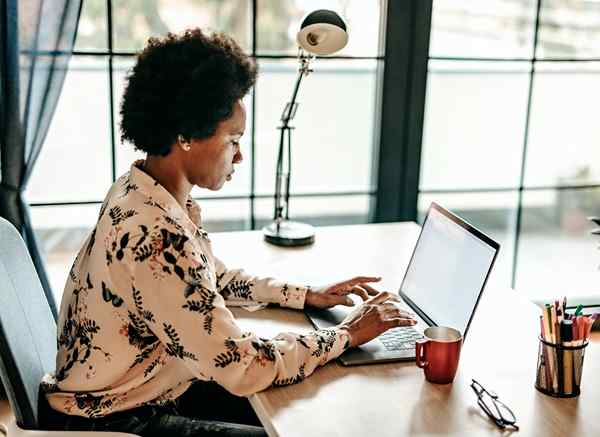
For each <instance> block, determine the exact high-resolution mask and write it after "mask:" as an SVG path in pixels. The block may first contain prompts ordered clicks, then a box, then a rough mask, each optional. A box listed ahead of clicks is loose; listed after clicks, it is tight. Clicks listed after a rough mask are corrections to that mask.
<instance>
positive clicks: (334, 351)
mask: <svg viewBox="0 0 600 437" xmlns="http://www.w3.org/2000/svg"><path fill="white" fill-rule="evenodd" d="M334 330H335V333H336V339H335V343H334V344H333V347H332V348H331V351H330V352H329V355H328V357H327V358H328V361H331V360H334V359H336V358H337V357H339V356H340V355H342V353H344V352H345V351H346V349H348V348H349V347H350V334H349V333H348V331H347V330H346V329H345V328H334Z"/></svg>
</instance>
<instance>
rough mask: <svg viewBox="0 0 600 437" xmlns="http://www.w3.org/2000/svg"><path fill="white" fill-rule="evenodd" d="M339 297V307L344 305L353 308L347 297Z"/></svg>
mask: <svg viewBox="0 0 600 437" xmlns="http://www.w3.org/2000/svg"><path fill="white" fill-rule="evenodd" d="M340 297H341V299H340V300H341V302H340V303H339V305H344V306H347V307H353V306H354V301H353V300H352V299H350V298H349V297H348V296H340Z"/></svg>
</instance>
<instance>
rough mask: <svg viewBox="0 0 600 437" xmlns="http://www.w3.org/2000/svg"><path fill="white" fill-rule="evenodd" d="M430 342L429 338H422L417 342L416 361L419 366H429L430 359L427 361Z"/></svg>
mask: <svg viewBox="0 0 600 437" xmlns="http://www.w3.org/2000/svg"><path fill="white" fill-rule="evenodd" d="M428 344H429V340H426V339H421V340H417V341H416V343H415V347H416V350H415V352H416V354H415V355H416V357H415V358H416V362H417V366H418V367H420V368H421V369H425V368H427V367H429V361H427V349H428V348H427V345H428Z"/></svg>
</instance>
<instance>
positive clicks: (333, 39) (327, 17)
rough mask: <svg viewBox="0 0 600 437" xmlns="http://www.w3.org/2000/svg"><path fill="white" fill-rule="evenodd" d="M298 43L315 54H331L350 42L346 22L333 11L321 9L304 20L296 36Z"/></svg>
mask: <svg viewBox="0 0 600 437" xmlns="http://www.w3.org/2000/svg"><path fill="white" fill-rule="evenodd" d="M296 39H297V41H298V45H299V46H300V47H302V48H303V49H304V50H306V51H307V52H309V53H312V54H314V55H331V54H332V53H335V52H337V51H338V50H341V49H343V48H344V47H345V46H346V44H347V43H348V32H347V31H346V23H344V20H342V18H341V17H340V16H339V15H338V14H336V13H335V12H333V11H330V10H328V9H319V10H317V11H314V12H311V13H310V14H308V15H307V17H306V18H305V19H304V21H303V22H302V25H301V26H300V31H299V32H298V35H297V37H296Z"/></svg>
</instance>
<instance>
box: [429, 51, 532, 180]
mask: <svg viewBox="0 0 600 437" xmlns="http://www.w3.org/2000/svg"><path fill="white" fill-rule="evenodd" d="M527 68H528V67H527V65H524V64H523V63H496V62H494V63H491V62H465V61H458V62H443V61H430V62H429V76H428V78H427V97H426V107H425V126H424V132H423V154H422V159H421V181H420V186H421V189H444V188H453V189H465V188H466V189H469V188H500V187H502V188H504V187H515V186H518V184H519V178H520V172H521V154H522V150H523V139H524V136H525V119H526V112H527V93H528V83H529V74H528V72H527Z"/></svg>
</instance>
